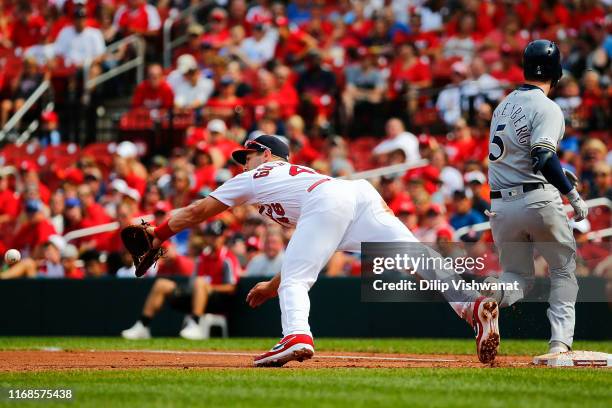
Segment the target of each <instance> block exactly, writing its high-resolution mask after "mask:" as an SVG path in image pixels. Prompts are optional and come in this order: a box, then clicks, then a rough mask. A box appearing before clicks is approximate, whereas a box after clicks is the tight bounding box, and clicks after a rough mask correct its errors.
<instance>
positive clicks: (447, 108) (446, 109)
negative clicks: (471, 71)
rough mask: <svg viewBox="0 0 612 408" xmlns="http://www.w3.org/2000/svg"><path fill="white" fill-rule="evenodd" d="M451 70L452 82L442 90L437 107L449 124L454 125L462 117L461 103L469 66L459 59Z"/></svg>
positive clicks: (445, 121)
mask: <svg viewBox="0 0 612 408" xmlns="http://www.w3.org/2000/svg"><path fill="white" fill-rule="evenodd" d="M451 70H452V74H451V81H452V82H451V83H450V84H449V86H448V87H446V89H444V90H442V92H440V95H438V100H437V101H436V109H438V112H440V115H441V116H442V119H444V123H446V125H447V126H453V125H454V124H455V122H457V120H458V119H460V118H461V103H462V98H463V86H464V85H465V79H466V77H467V66H466V65H465V64H464V63H463V62H461V61H458V62H455V63H454V64H453V65H452V66H451Z"/></svg>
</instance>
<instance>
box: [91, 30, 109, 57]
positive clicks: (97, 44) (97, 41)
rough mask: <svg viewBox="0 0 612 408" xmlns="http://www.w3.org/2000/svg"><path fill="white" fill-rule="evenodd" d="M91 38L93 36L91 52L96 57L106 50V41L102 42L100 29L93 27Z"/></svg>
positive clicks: (102, 37)
mask: <svg viewBox="0 0 612 408" xmlns="http://www.w3.org/2000/svg"><path fill="white" fill-rule="evenodd" d="M91 32H92V38H93V40H94V41H93V43H94V47H93V48H94V51H93V54H94V56H96V57H99V56H100V55H102V54H104V51H105V50H106V43H105V42H104V36H103V35H102V31H100V30H98V29H96V28H93V29H92V31H91Z"/></svg>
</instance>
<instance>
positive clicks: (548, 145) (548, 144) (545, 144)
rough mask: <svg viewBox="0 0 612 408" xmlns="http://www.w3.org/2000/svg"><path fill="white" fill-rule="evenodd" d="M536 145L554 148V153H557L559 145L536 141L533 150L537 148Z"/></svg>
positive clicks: (549, 148)
mask: <svg viewBox="0 0 612 408" xmlns="http://www.w3.org/2000/svg"><path fill="white" fill-rule="evenodd" d="M536 147H543V148H544V149H548V150H552V151H553V152H554V153H557V147H556V146H553V145H552V144H550V143H543V142H539V143H536V144H534V145H533V146H531V150H532V151H533V149H535V148H536Z"/></svg>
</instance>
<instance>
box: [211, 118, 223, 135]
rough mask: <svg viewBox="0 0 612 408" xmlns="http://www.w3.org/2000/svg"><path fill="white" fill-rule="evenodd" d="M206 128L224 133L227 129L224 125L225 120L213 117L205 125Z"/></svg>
mask: <svg viewBox="0 0 612 408" xmlns="http://www.w3.org/2000/svg"><path fill="white" fill-rule="evenodd" d="M206 129H207V130H208V131H209V132H217V133H225V132H226V131H227V126H226V125H225V122H224V121H222V120H221V119H213V120H211V121H210V122H208V125H206Z"/></svg>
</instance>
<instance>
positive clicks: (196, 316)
mask: <svg viewBox="0 0 612 408" xmlns="http://www.w3.org/2000/svg"><path fill="white" fill-rule="evenodd" d="M191 318H192V319H193V320H194V321H195V322H196V323H197V324H200V316H198V315H196V314H192V315H191Z"/></svg>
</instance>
